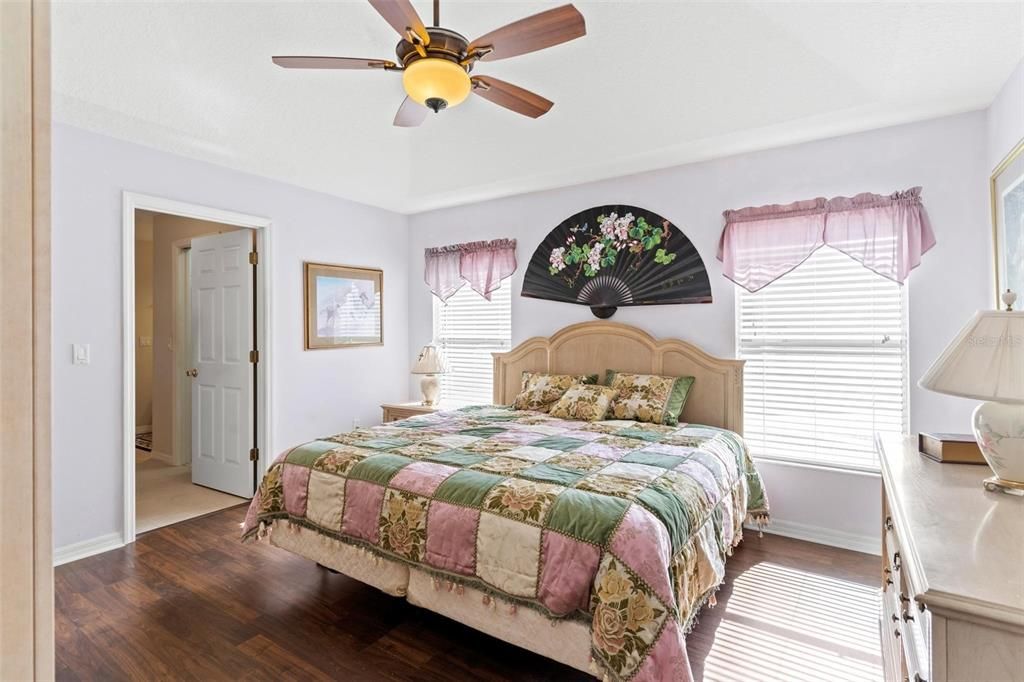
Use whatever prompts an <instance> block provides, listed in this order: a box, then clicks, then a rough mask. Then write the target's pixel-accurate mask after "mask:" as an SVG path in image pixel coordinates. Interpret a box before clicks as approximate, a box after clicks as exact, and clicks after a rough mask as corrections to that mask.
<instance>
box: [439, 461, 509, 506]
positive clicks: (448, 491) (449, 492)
mask: <svg viewBox="0 0 1024 682" xmlns="http://www.w3.org/2000/svg"><path fill="white" fill-rule="evenodd" d="M504 480H505V477H504V476H496V475H494V474H488V473H484V472H483V471H471V470H468V469H465V470H463V471H456V472H455V473H454V474H452V475H451V476H449V477H448V478H446V479H445V480H444V483H442V484H441V485H440V486H438V488H437V490H436V491H434V499H435V500H442V501H444V502H451V503H452V504H458V505H461V506H463V507H473V508H474V509H479V508H480V505H482V504H483V502H484V497H486V495H487V492H488V491H489V490H490V489H491V488H493V487H494V486H496V485H498V484H499V483H501V482H502V481H504Z"/></svg>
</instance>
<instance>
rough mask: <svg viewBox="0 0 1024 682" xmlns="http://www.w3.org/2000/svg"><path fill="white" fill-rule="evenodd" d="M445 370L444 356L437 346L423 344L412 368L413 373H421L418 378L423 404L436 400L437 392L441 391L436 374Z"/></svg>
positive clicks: (429, 403)
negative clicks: (420, 376) (421, 376)
mask: <svg viewBox="0 0 1024 682" xmlns="http://www.w3.org/2000/svg"><path fill="white" fill-rule="evenodd" d="M447 371H448V368H447V367H446V366H445V362H444V356H443V355H442V354H441V351H439V350H438V349H437V346H424V347H423V350H421V351H420V355H419V357H418V358H417V359H416V364H415V365H414V366H413V368H412V373H413V374H422V375H423V378H422V379H420V390H421V391H423V404H424V405H433V404H434V403H436V402H437V394H438V393H439V392H440V391H441V383H440V381H439V380H438V375H439V374H444V373H445V372H447Z"/></svg>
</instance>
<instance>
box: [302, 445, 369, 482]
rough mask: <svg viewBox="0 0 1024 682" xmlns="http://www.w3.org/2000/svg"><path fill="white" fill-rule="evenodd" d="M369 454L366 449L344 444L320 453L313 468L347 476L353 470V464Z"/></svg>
mask: <svg viewBox="0 0 1024 682" xmlns="http://www.w3.org/2000/svg"><path fill="white" fill-rule="evenodd" d="M367 454H370V453H369V452H367V451H366V450H360V449H359V448H354V447H352V446H350V445H342V446H341V447H336V448H334V449H333V450H330V451H328V452H325V453H324V454H322V455H320V457H319V458H317V460H316V461H315V462H313V469H314V470H316V471H322V472H324V473H327V474H334V475H335V476H345V475H347V474H348V472H349V471H351V470H352V467H353V466H355V465H356V464H357V463H359V462H361V461H362V460H364V459H365V458H366V455H367Z"/></svg>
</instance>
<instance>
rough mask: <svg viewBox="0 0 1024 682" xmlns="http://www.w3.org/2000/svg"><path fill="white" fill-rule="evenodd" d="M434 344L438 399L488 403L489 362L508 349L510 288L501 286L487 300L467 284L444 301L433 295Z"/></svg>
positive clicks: (490, 395)
mask: <svg viewBox="0 0 1024 682" xmlns="http://www.w3.org/2000/svg"><path fill="white" fill-rule="evenodd" d="M434 340H435V343H436V344H437V345H438V346H439V347H440V348H441V349H442V350H443V351H444V356H445V359H446V360H447V361H448V373H447V374H442V375H441V399H442V400H444V401H446V402H451V403H456V404H467V405H468V404H487V405H489V404H490V403H492V402H493V401H494V396H493V393H492V388H493V385H494V359H493V358H492V357H491V353H501V352H505V351H507V350H509V349H510V348H511V347H512V286H511V283H510V282H505V283H503V284H502V286H501V287H500V288H499V289H498V290H497V291H493V292H491V300H490V301H488V300H487V299H485V298H484V297H483V296H481V295H480V294H478V293H476V292H475V291H473V290H472V289H470V288H469V287H468V286H464V287H462V288H461V289H459V291H458V292H456V293H455V294H454V295H453V296H452V297H451V298H449V299H448V301H447V303H441V301H439V300H438V299H437V297H434Z"/></svg>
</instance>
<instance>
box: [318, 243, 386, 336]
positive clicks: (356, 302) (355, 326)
mask: <svg viewBox="0 0 1024 682" xmlns="http://www.w3.org/2000/svg"><path fill="white" fill-rule="evenodd" d="M303 284H304V286H303V292H304V294H303V299H304V305H303V309H304V310H305V317H306V319H305V334H304V337H305V342H306V350H323V349H327V348H353V347H357V346H383V345H384V271H383V270H379V269H376V268H361V267H356V266H351V265H331V264H329V263H309V262H307V263H304V264H303Z"/></svg>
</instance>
